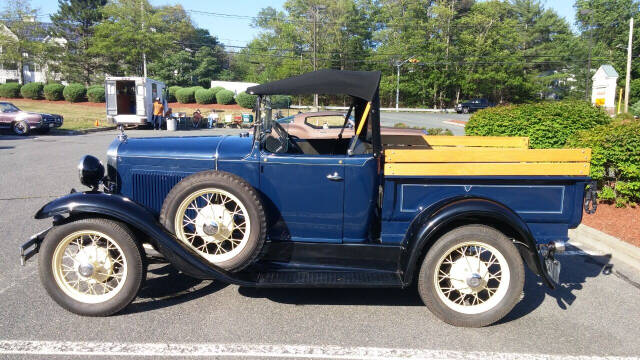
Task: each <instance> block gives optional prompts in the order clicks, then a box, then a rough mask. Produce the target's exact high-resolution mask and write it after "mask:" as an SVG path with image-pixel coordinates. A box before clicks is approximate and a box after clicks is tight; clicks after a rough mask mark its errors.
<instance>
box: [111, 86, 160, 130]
mask: <svg viewBox="0 0 640 360" xmlns="http://www.w3.org/2000/svg"><path fill="white" fill-rule="evenodd" d="M164 89H165V85H164V83H163V82H161V81H157V80H153V79H149V78H145V77H139V76H125V77H114V76H109V77H107V78H106V79H105V100H106V106H107V122H109V123H111V124H124V125H146V124H147V123H152V120H153V119H152V117H153V100H154V99H155V98H160V102H162V103H163V104H164V103H165V99H164Z"/></svg>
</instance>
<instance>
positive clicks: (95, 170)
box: [78, 155, 104, 190]
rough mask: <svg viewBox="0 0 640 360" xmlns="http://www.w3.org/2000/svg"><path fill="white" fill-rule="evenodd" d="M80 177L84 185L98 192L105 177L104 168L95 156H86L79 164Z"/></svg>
mask: <svg viewBox="0 0 640 360" xmlns="http://www.w3.org/2000/svg"><path fill="white" fill-rule="evenodd" d="M78 176H79V177H80V183H82V185H86V186H88V187H90V188H92V189H93V190H96V189H97V188H98V185H99V184H100V181H102V178H103V177H104V166H103V165H102V163H101V162H100V160H98V158H96V157H95V156H91V155H85V156H84V157H83V158H82V159H81V160H80V163H79V164H78Z"/></svg>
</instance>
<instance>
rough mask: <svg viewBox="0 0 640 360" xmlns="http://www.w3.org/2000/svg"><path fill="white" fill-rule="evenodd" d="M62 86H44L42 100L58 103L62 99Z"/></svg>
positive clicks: (53, 84) (52, 84)
mask: <svg viewBox="0 0 640 360" xmlns="http://www.w3.org/2000/svg"><path fill="white" fill-rule="evenodd" d="M63 91H64V85H62V84H57V83H51V84H47V85H45V86H44V98H45V99H47V100H50V101H59V100H62V99H64V96H63V95H62V92H63Z"/></svg>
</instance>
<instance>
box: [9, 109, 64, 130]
mask: <svg viewBox="0 0 640 360" xmlns="http://www.w3.org/2000/svg"><path fill="white" fill-rule="evenodd" d="M62 121H63V118H62V115H54V114H41V113H34V112H27V111H22V110H20V109H19V108H18V107H17V106H15V105H13V104H12V103H9V102H0V129H11V130H12V131H13V132H14V133H15V134H16V135H27V134H29V132H31V131H32V130H37V131H39V132H41V133H48V132H49V130H51V128H54V127H60V126H62Z"/></svg>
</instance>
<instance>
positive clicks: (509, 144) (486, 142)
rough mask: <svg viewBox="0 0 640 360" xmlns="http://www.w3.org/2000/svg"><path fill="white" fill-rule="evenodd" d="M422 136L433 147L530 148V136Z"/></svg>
mask: <svg viewBox="0 0 640 360" xmlns="http://www.w3.org/2000/svg"><path fill="white" fill-rule="evenodd" d="M422 138H423V139H424V140H425V141H426V142H427V144H428V145H429V146H431V147H434V148H438V147H445V146H446V147H451V146H467V147H500V148H520V149H527V148H529V138H528V137H512V136H437V135H436V136H432V135H423V136H422Z"/></svg>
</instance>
